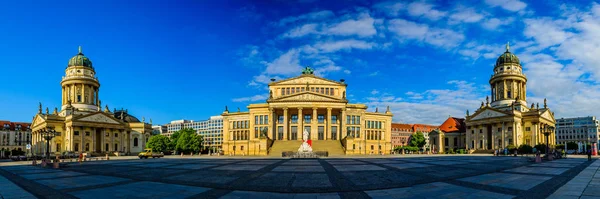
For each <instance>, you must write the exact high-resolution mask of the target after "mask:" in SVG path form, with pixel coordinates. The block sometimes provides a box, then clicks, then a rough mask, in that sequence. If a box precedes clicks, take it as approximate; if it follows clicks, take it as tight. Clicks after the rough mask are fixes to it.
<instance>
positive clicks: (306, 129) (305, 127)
mask: <svg viewBox="0 0 600 199" xmlns="http://www.w3.org/2000/svg"><path fill="white" fill-rule="evenodd" d="M304 130H305V131H306V132H308V137H309V138H310V134H311V132H310V130H311V129H310V126H304ZM302 134H304V131H302ZM302 134H301V135H302ZM300 139H302V138H300Z"/></svg>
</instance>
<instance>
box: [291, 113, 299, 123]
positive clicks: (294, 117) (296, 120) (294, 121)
mask: <svg viewBox="0 0 600 199" xmlns="http://www.w3.org/2000/svg"><path fill="white" fill-rule="evenodd" d="M292 123H293V124H296V123H298V115H292Z"/></svg>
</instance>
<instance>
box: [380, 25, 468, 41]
mask: <svg viewBox="0 0 600 199" xmlns="http://www.w3.org/2000/svg"><path fill="white" fill-rule="evenodd" d="M388 30H389V31H391V32H392V33H394V34H396V36H397V39H398V40H400V41H404V40H417V41H420V42H424V43H427V44H430V45H433V46H437V47H443V48H452V47H456V46H457V45H458V44H460V43H461V42H462V41H463V40H464V38H465V37H464V35H463V34H462V33H458V32H455V31H453V30H450V29H442V28H435V27H429V26H428V25H427V24H418V23H415V22H412V21H407V20H404V19H394V20H390V21H389V25H388Z"/></svg>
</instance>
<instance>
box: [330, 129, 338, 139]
mask: <svg viewBox="0 0 600 199" xmlns="http://www.w3.org/2000/svg"><path fill="white" fill-rule="evenodd" d="M331 139H332V140H337V126H332V127H331Z"/></svg>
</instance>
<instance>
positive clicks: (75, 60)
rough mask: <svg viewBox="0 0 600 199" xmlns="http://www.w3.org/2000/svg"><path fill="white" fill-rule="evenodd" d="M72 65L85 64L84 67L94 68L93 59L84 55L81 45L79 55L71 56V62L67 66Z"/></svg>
mask: <svg viewBox="0 0 600 199" xmlns="http://www.w3.org/2000/svg"><path fill="white" fill-rule="evenodd" d="M71 66H83V67H89V68H92V69H93V68H94V67H93V66H92V61H91V60H90V59H89V58H87V57H86V56H84V55H83V52H82V50H81V46H79V53H77V55H75V56H73V57H71V59H69V64H68V65H67V68H68V67H71Z"/></svg>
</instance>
